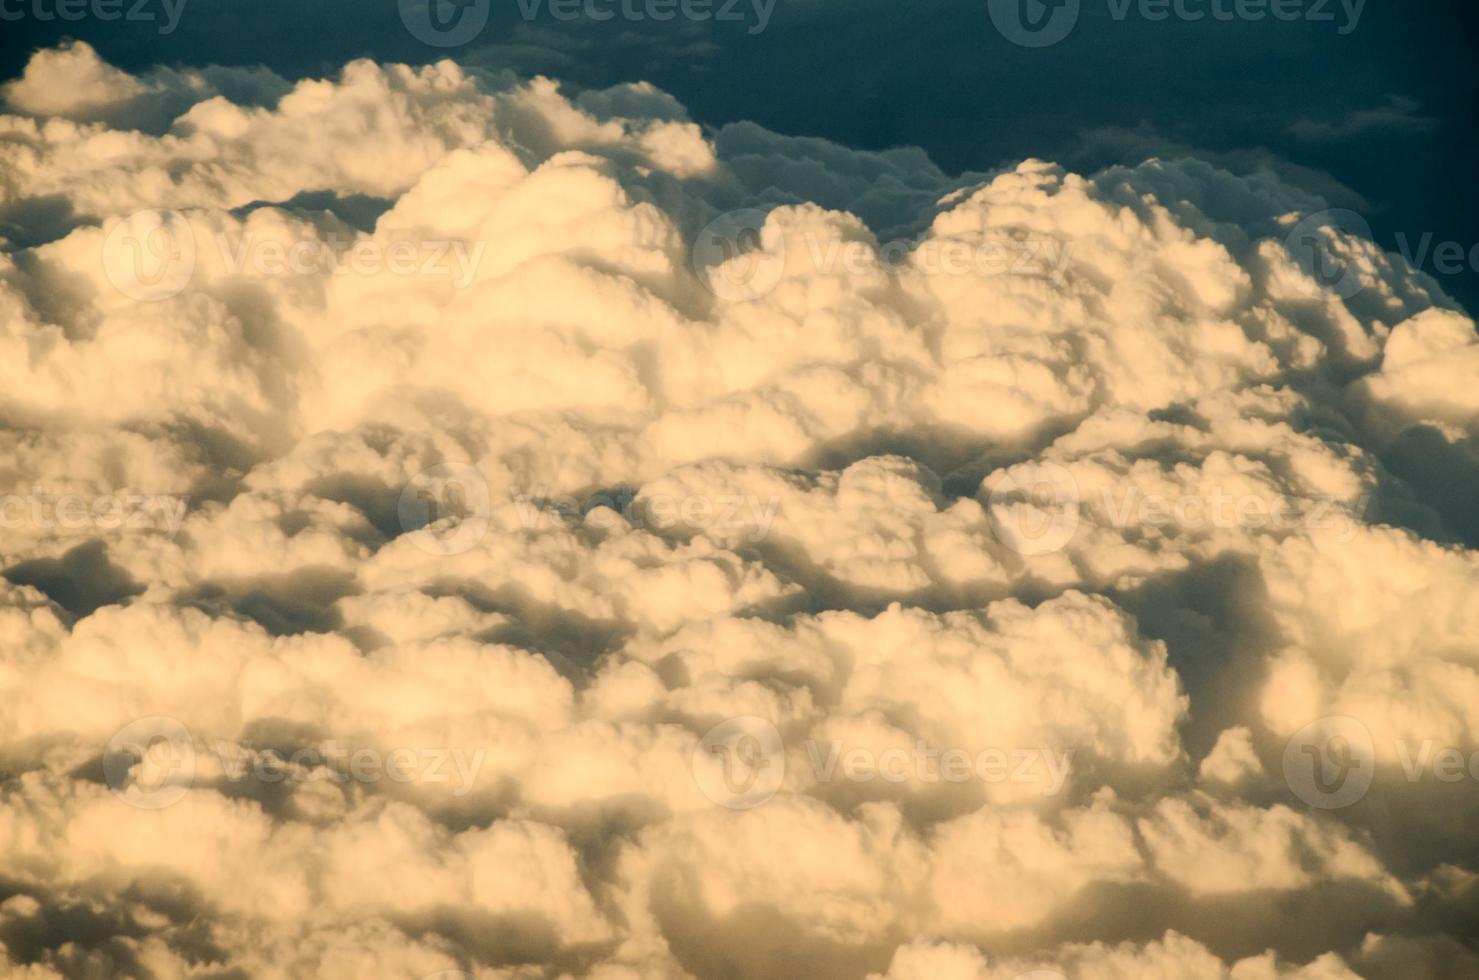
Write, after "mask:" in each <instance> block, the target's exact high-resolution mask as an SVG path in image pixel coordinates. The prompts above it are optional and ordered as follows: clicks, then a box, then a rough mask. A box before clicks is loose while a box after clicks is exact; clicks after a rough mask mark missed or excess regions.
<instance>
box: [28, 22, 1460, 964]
mask: <svg viewBox="0 0 1479 980" xmlns="http://www.w3.org/2000/svg"><path fill="white" fill-rule="evenodd" d="M4 98H5V101H6V106H7V108H8V111H9V114H8V115H0V224H3V226H4V228H5V235H6V236H7V237H6V241H5V243H4V244H5V246H6V247H5V248H4V250H3V253H0V325H3V326H0V355H3V356H0V504H3V507H0V518H3V521H4V531H3V537H0V570H3V578H0V777H3V783H0V942H3V949H4V952H3V954H0V956H3V957H4V959H0V971H3V972H6V974H7V975H16V976H27V977H37V978H41V977H56V976H61V977H81V976H147V977H161V978H163V977H216V976H252V977H284V978H286V977H302V976H356V977H387V978H390V977H404V978H412V980H419V978H427V977H432V976H437V977H442V976H456V975H458V974H456V973H448V972H447V971H462V973H464V974H465V975H467V976H474V977H510V978H512V977H536V976H539V977H543V976H559V975H565V974H569V975H573V976H592V977H597V978H603V980H607V978H609V980H616V978H626V977H633V978H636V977H641V978H662V977H668V978H682V977H700V978H708V977H756V978H758V977H779V976H797V977H803V976H804V977H836V978H844V977H846V978H863V977H880V978H895V980H905V978H916V977H918V978H923V977H930V978H932V980H943V978H957V977H958V978H962V980H966V978H1003V980H1006V978H1016V977H1030V978H1039V977H1042V978H1047V977H1053V976H1063V977H1069V978H1073V980H1079V978H1084V980H1097V978H1105V980H1108V978H1116V977H1127V976H1135V977H1148V976H1157V977H1167V978H1182V977H1185V978H1202V977H1227V978H1232V980H1265V978H1276V977H1277V978H1285V977H1288V978H1292V977H1298V978H1303V980H1334V978H1346V977H1393V978H1397V977H1401V978H1404V980H1405V978H1413V977H1434V978H1437V977H1448V976H1466V975H1475V974H1479V956H1476V953H1475V952H1474V951H1473V950H1472V948H1471V947H1470V946H1469V945H1468V943H1467V941H1466V940H1465V939H1464V938H1462V937H1464V936H1465V935H1467V934H1470V933H1471V932H1472V926H1473V925H1474V924H1475V911H1476V908H1479V904H1476V895H1479V892H1476V885H1475V877H1474V874H1475V870H1476V867H1479V854H1476V852H1475V848H1474V840H1475V838H1474V835H1473V832H1472V827H1473V818H1474V816H1475V814H1476V808H1479V773H1475V774H1474V775H1473V776H1472V777H1471V776H1469V775H1468V774H1467V773H1466V772H1464V768H1463V765H1462V764H1461V765H1460V767H1459V770H1458V771H1460V772H1461V773H1463V775H1462V776H1461V778H1458V779H1448V778H1446V776H1444V775H1443V773H1444V772H1451V771H1452V767H1451V766H1447V762H1448V761H1451V759H1450V756H1449V754H1450V753H1451V754H1452V755H1453V756H1457V757H1459V758H1460V759H1461V760H1472V758H1473V753H1474V752H1475V750H1476V749H1479V601H1476V597H1479V554H1476V552H1475V551H1474V550H1473V547H1472V546H1475V545H1479V525H1476V523H1475V519H1474V517H1473V514H1474V510H1473V506H1472V505H1473V503H1474V488H1475V486H1479V483H1476V482H1475V477H1476V475H1479V396H1476V394H1475V392H1476V390H1479V388H1476V386H1475V385H1474V384H1473V381H1474V379H1475V376H1476V368H1479V353H1476V352H1479V339H1476V335H1475V328H1474V323H1473V321H1472V320H1470V319H1469V318H1468V317H1467V316H1466V315H1465V314H1463V313H1462V312H1461V311H1460V310H1458V309H1457V308H1456V307H1455V306H1454V304H1453V303H1452V302H1451V301H1450V300H1448V299H1447V298H1446V297H1445V296H1444V295H1443V294H1442V293H1441V291H1440V290H1439V289H1438V288H1437V286H1436V285H1435V284H1434V283H1433V282H1432V280H1430V279H1428V278H1427V277H1425V276H1423V275H1421V274H1420V273H1417V272H1414V271H1413V270H1411V269H1410V268H1408V267H1407V266H1406V264H1405V263H1403V262H1402V261H1401V260H1400V259H1398V258H1396V257H1393V256H1389V255H1386V254H1384V253H1382V252H1381V251H1380V250H1378V249H1377V248H1376V247H1375V246H1373V245H1372V244H1371V243H1370V242H1369V241H1367V240H1364V239H1361V238H1359V237H1356V236H1352V235H1349V234H1347V233H1346V232H1344V231H1342V230H1341V229H1340V227H1339V225H1338V222H1335V221H1333V220H1327V219H1326V218H1323V217H1321V215H1322V213H1323V212H1324V211H1325V208H1326V205H1325V202H1323V201H1321V200H1320V199H1318V198H1313V197H1311V196H1309V195H1308V193H1306V192H1303V191H1300V190H1297V189H1295V188H1293V187H1291V186H1289V185H1287V184H1286V183H1284V182H1282V181H1281V180H1280V179H1279V178H1278V177H1277V176H1276V175H1274V174H1273V173H1271V172H1269V171H1267V170H1252V171H1248V172H1244V173H1232V172H1228V171H1225V170H1222V169H1218V168H1216V167H1213V166H1211V165H1208V164H1205V163H1201V162H1198V161H1195V160H1189V159H1175V160H1171V159H1152V160H1149V161H1147V162H1145V163H1144V164H1142V165H1140V166H1138V167H1134V168H1117V169H1112V170H1108V171H1104V172H1100V173H1096V174H1089V175H1081V174H1076V173H1072V172H1068V171H1066V170H1064V169H1063V168H1062V167H1059V166H1057V165H1054V164H1052V163H1047V162H1042V161H1037V160H1028V161H1024V162H1022V163H1021V164H1020V165H1018V166H1016V167H1013V168H1010V169H1008V170H1004V171H1001V172H995V173H987V174H968V175H964V176H962V177H959V178H953V177H950V176H948V175H946V174H943V173H942V172H940V171H939V170H938V169H936V168H935V167H933V165H931V164H930V163H929V161H928V160H927V159H925V158H924V157H923V155H922V154H920V153H918V152H916V151H907V150H901V151H889V152H884V153H866V152H860V151H853V150H849V149H846V148H843V147H839V146H836V145H833V144H829V143H826V142H824V141H820V140H806V139H798V138H794V137H785V136H780V135H777V134H774V133H770V132H767V131H765V130H764V129H761V128H760V127H757V126H754V125H751V124H738V125H734V126H729V127H725V128H723V129H721V130H718V131H707V130H704V129H702V128H700V127H699V126H698V125H696V124H695V123H693V122H692V121H691V120H690V119H689V118H688V116H687V114H686V112H685V111H684V109H683V107H682V106H681V105H679V104H677V103H676V102H675V101H674V100H673V99H672V98H671V97H669V96H667V95H666V94H664V93H662V92H660V91H658V90H656V89H654V88H652V87H651V86H648V85H643V84H633V85H626V86H621V87H618V88H614V89H608V90H604V91H590V92H584V93H580V94H579V95H570V94H567V93H565V92H563V91H562V90H561V89H560V87H559V86H558V85H556V84H555V83H554V82H552V81H549V80H547V79H542V78H538V79H534V80H523V79H519V78H515V77H513V76H511V75H492V74H488V73H484V72H474V71H471V70H465V69H463V68H459V67H458V66H456V65H454V64H452V63H450V62H442V63H438V64H435V65H430V66H426V67H423V68H411V67H407V66H404V65H377V64H373V63H370V62H367V61H358V62H354V63H351V64H349V65H347V66H345V68H344V69H343V71H342V73H340V74H339V75H338V76H337V77H336V78H332V79H325V80H313V81H303V82H299V83H296V84H289V83H287V82H285V81H283V80H282V79H279V78H277V77H276V76H273V75H271V74H270V73H267V72H265V71H263V72H244V71H239V70H232V71H226V70H222V69H218V68H207V69H199V70H194V69H188V70H187V69H178V70H167V69H160V70H157V71H155V72H152V73H149V74H146V75H143V76H138V77H135V76H131V75H128V74H126V73H123V72H121V71H119V70H118V69H115V68H113V67H111V66H108V65H106V64H103V63H102V62H101V61H99V59H98V57H97V55H96V54H95V53H94V52H93V51H92V50H91V49H90V48H88V47H87V46H86V45H83V44H74V45H71V46H68V47H64V48H59V49H55V50H50V51H42V52H39V53H38V54H37V55H36V56H35V57H34V58H33V60H32V62H31V64H30V66H29V67H28V68H27V70H26V73H25V75H24V76H23V77H22V78H20V79H18V80H16V81H14V82H12V83H10V84H9V85H8V86H6V88H5V90H4ZM1311 216H1313V217H1311ZM1309 249H1313V255H1311V254H1308V250H1309ZM1330 263H1334V264H1335V265H1336V266H1337V267H1338V270H1339V271H1340V276H1339V277H1338V278H1332V277H1331V276H1330V275H1329V272H1330ZM1331 719H1345V721H1343V722H1339V721H1332V720H1331ZM1351 722H1354V724H1355V726H1356V727H1351V726H1350V723H1351ZM1332 725H1345V726H1346V727H1344V728H1341V729H1340V731H1341V733H1342V740H1341V741H1340V742H1339V745H1340V746H1346V747H1347V748H1348V749H1349V750H1350V751H1351V752H1354V753H1356V754H1355V755H1351V756H1344V757H1342V758H1346V759H1348V760H1349V761H1351V765H1350V766H1347V767H1346V769H1344V770H1342V771H1341V775H1340V778H1341V779H1342V780H1350V779H1355V780H1356V781H1357V782H1356V783H1350V784H1349V785H1351V786H1352V787H1353V788H1358V789H1360V790H1361V792H1360V794H1359V796H1357V797H1355V798H1353V799H1350V800H1344V798H1343V797H1342V798H1340V799H1337V798H1338V797H1340V794H1342V793H1344V792H1346V790H1345V786H1346V785H1347V783H1346V782H1341V783H1340V784H1339V785H1336V784H1335V783H1332V782H1331V781H1330V779H1328V778H1326V777H1328V776H1329V773H1328V772H1326V771H1325V770H1323V769H1320V768H1319V764H1318V763H1319V759H1320V758H1324V759H1325V760H1326V761H1327V762H1328V761H1329V760H1330V759H1331V758H1334V757H1333V756H1330V755H1328V753H1329V752H1330V751H1333V750H1332V749H1331V746H1332V745H1335V744H1336V743H1335V742H1333V741H1319V742H1314V741H1309V742H1308V744H1309V745H1310V746H1312V747H1313V748H1315V749H1317V750H1322V751H1325V752H1326V753H1327V755H1325V756H1320V757H1317V759H1316V762H1317V765H1316V767H1315V768H1314V769H1313V770H1311V769H1309V768H1308V767H1306V768H1304V769H1301V768H1300V766H1301V765H1302V764H1303V763H1304V762H1305V761H1307V760H1305V759H1304V757H1303V755H1302V754H1301V750H1302V748H1303V747H1304V746H1305V745H1306V741H1302V740H1308V739H1309V738H1310V736H1308V733H1309V732H1311V731H1313V732H1315V733H1317V734H1321V735H1328V734H1329V733H1330V732H1331V731H1333V730H1334V729H1333V728H1331V726H1332ZM1311 726H1314V727H1313V728H1312V727H1311ZM1424 745H1426V749H1424V748H1423V746H1424ZM1342 751H1345V750H1344V749H1342ZM1419 754H1421V759H1422V762H1421V768H1420V769H1419V763H1418V761H1417V758H1418V756H1419ZM1339 761H1340V760H1339V759H1336V762H1339ZM1445 766H1447V768H1445ZM1414 772H1416V774H1417V775H1416V778H1414V776H1413V774H1414ZM1362 783H1364V785H1358V784H1362ZM1332 786H1333V787H1334V788H1332ZM1033 971H1040V972H1033Z"/></svg>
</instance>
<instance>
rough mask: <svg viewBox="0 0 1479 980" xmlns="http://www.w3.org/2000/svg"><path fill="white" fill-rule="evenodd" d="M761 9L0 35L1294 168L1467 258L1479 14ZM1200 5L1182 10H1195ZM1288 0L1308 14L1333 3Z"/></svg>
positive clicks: (301, 12) (1420, 0)
mask: <svg viewBox="0 0 1479 980" xmlns="http://www.w3.org/2000/svg"><path fill="white" fill-rule="evenodd" d="M134 2H145V3H150V4H152V5H153V6H154V7H155V8H156V9H157V8H158V5H159V0H126V3H134ZM601 2H602V4H603V6H604V5H605V3H606V0H601ZM612 2H615V0H612ZM643 2H645V0H643ZM752 2H754V0H740V9H741V10H744V11H747V16H746V20H744V21H726V22H714V21H709V22H707V23H693V22H690V21H685V20H682V19H678V20H675V21H673V22H670V23H657V22H653V21H650V20H648V21H644V22H641V23H632V22H626V21H623V20H621V19H619V18H618V19H615V20H613V21H611V22H608V23H593V22H591V21H590V20H588V19H586V18H583V17H582V18H577V19H575V20H573V21H565V20H559V19H556V18H555V17H554V16H553V15H552V11H551V10H550V9H549V8H548V7H547V6H545V7H544V8H543V9H542V10H541V12H540V13H539V15H538V16H537V17H535V18H534V19H533V20H532V21H530V20H525V19H524V18H523V17H522V15H521V13H520V6H519V3H518V0H494V9H493V11H492V15H491V18H490V21H489V23H488V25H487V26H486V28H485V29H483V30H482V31H481V32H480V33H479V35H478V36H477V38H476V39H474V40H473V41H472V42H470V43H468V44H466V45H463V46H459V47H454V48H445V49H443V48H430V47H427V46H426V45H424V44H422V43H421V42H419V41H417V40H416V39H415V38H413V37H412V36H411V35H410V34H409V32H407V31H406V30H405V28H404V26H403V24H402V22H401V19H400V15H399V11H398V9H397V6H396V4H395V3H394V2H391V0H373V2H364V0H314V2H286V0H252V2H250V3H242V2H239V0H186V6H185V8H184V10H183V15H182V17H181V19H180V23H179V27H178V29H177V30H176V31H175V32H174V33H173V34H170V35H167V36H161V34H160V33H159V31H158V30H157V26H156V25H155V24H150V23H140V22H127V21H122V22H118V23H113V24H106V23H101V22H98V21H96V20H92V19H84V20H81V21H78V22H74V23H63V22H61V21H58V20H53V21H51V22H42V21H39V20H37V19H36V17H35V16H34V14H32V13H27V14H26V15H25V16H23V17H22V18H21V19H20V20H15V21H10V22H7V23H4V24H0V30H4V32H5V35H4V36H5V38H6V43H5V46H4V49H3V58H0V74H3V75H5V76H6V77H9V76H13V75H15V74H16V73H18V72H19V70H20V67H21V66H22V65H23V64H24V61H25V59H26V57H27V56H28V54H29V52H30V51H31V50H34V49H35V48H36V47H39V46H42V45H47V44H53V43H55V42H56V41H57V40H59V39H61V38H63V37H67V36H72V37H78V38H82V39H85V40H87V41H89V42H90V43H92V44H93V45H94V46H95V47H96V48H97V49H98V50H99V51H100V52H101V53H102V54H103V56H104V57H105V58H107V59H108V60H110V61H112V62H113V63H115V64H118V65H120V66H122V67H125V68H128V69H130V70H138V69H142V68H145V67H148V66H149V65H152V64H155V63H164V64H190V65H202V64H207V63H217V64H233V65H250V64H264V65H267V66H269V67H271V68H273V69H275V70H277V71H278V72H279V73H282V74H284V75H287V76H289V77H299V76H304V75H321V74H324V73H332V72H334V71H336V70H337V68H338V66H340V65H342V64H343V62H345V61H346V60H348V59H350V58H353V57H358V56H369V57H373V58H376V59H378V60H396V61H410V62H424V61H431V60H436V59H438V58H441V57H446V56H451V57H455V58H456V59H458V60H461V61H465V62H469V63H475V64H482V65H487V66H507V67H513V68H515V69H517V70H519V71H520V72H522V73H526V74H528V73H534V72H543V73H546V74H549V75H552V76H554V77H557V78H560V79H562V80H566V81H569V82H572V83H576V84H580V85H606V84H611V83H614V82H619V81H631V80H636V79H645V80H648V81H651V82H653V83H655V84H657V85H658V86H660V87H662V88H664V89H666V90H668V91H670V92H672V93H673V94H674V95H676V96H677V97H678V98H679V99H680V100H681V101H682V102H683V103H685V104H686V105H687V106H688V107H689V109H690V110H691V111H692V113H693V115H694V116H695V118H697V119H698V120H699V121H701V122H704V123H711V124H716V123H723V122H729V121H733V120H738V119H751V120H754V121H756V122H759V123H761V124H763V125H765V126H767V127H770V128H772V129H775V130H778V131H781V132H784V133H791V134H798V135H810V136H822V137H826V138H829V139H833V140H837V141H839V142H843V143H847V144H850V145H853V146H859V147H869V148H877V147H884V146H891V145H899V144H913V145H918V146H921V147H923V148H925V149H926V150H927V151H929V153H930V154H931V156H932V157H933V158H934V159H935V160H936V162H938V163H939V164H940V165H941V166H942V167H944V168H946V169H947V170H952V171H960V170H966V169H976V170H984V169H988V168H990V167H993V166H997V165H1000V164H1002V163H1004V162H1007V161H1011V160H1015V159H1019V158H1021V157H1025V156H1038V157H1045V158H1049V159H1054V160H1058V161H1060V162H1064V163H1066V164H1068V165H1070V166H1073V167H1076V168H1080V169H1084V168H1093V167H1096V166H1101V165H1105V164H1109V163H1115V162H1130V163H1134V162H1138V161H1139V159H1141V158H1143V157H1145V156H1147V155H1151V154H1160V155H1167V154H1176V153H1192V154H1194V155H1198V156H1205V157H1211V158H1213V159H1221V160H1223V161H1224V162H1228V163H1231V164H1233V165H1237V166H1245V165H1248V164H1249V162H1257V161H1259V160H1263V159H1268V160H1281V161H1288V162H1289V163H1291V164H1295V165H1297V166H1299V167H1303V168H1310V169H1312V170H1314V171H1319V172H1320V174H1324V175H1329V177H1332V178H1334V180H1335V181H1337V182H1338V183H1339V184H1340V185H1343V186H1344V187H1346V188H1349V189H1350V190H1351V191H1353V192H1354V193H1355V194H1357V195H1359V199H1346V200H1339V201H1334V202H1333V203H1339V204H1347V205H1353V206H1354V207H1355V209H1356V210H1359V211H1360V212H1361V213H1362V214H1363V215H1364V216H1365V217H1366V218H1367V219H1368V220H1369V222H1370V224H1371V226H1372V227H1373V229H1374V230H1375V234H1376V237H1377V239H1378V241H1379V242H1380V243H1381V244H1382V245H1383V246H1385V247H1387V248H1390V249H1393V250H1396V249H1397V247H1398V238H1397V236H1398V233H1401V234H1403V235H1404V236H1405V238H1406V240H1407V241H1409V242H1413V243H1416V242H1418V241H1419V240H1421V238H1422V236H1423V235H1425V234H1428V233H1431V235H1432V240H1433V241H1435V242H1441V241H1456V242H1459V243H1461V244H1462V245H1463V247H1464V249H1465V252H1466V253H1467V252H1468V251H1470V250H1471V249H1473V247H1474V246H1475V245H1476V244H1479V193H1476V190H1475V187H1474V176H1475V174H1476V171H1479V168H1476V166H1475V162H1476V159H1479V155H1476V150H1479V138H1476V135H1475V122H1476V120H1479V112H1476V106H1479V75H1476V73H1475V71H1474V68H1473V62H1474V57H1473V52H1474V51H1476V50H1479V43H1476V41H1479V9H1476V5H1474V4H1472V3H1466V2H1454V0H1367V2H1366V3H1365V6H1364V9H1363V10H1362V11H1361V17H1360V19H1359V21H1357V22H1356V23H1355V25H1354V29H1353V30H1350V31H1349V32H1348V33H1347V34H1346V35H1345V36H1341V34H1340V33H1339V32H1340V29H1341V28H1342V27H1343V26H1344V25H1345V24H1346V22H1348V21H1349V17H1348V14H1347V13H1346V11H1344V10H1342V7H1341V3H1340V0H1329V3H1328V5H1326V7H1325V8H1324V9H1328V11H1329V13H1330V15H1331V16H1332V17H1333V20H1330V21H1306V20H1300V21H1297V22H1285V21H1278V20H1274V19H1272V18H1265V19H1264V20H1263V21H1261V22H1248V21H1241V20H1233V21H1229V22H1222V21H1217V20H1214V19H1211V18H1204V19H1203V20H1200V21H1197V22H1194V23H1192V22H1185V21H1181V20H1178V19H1176V18H1175V17H1170V18H1168V19H1166V20H1163V21H1159V22H1152V21H1147V20H1145V19H1144V18H1143V17H1141V16H1140V14H1139V11H1138V9H1137V8H1135V7H1132V8H1131V13H1130V14H1129V15H1128V16H1127V17H1126V18H1125V19H1123V20H1116V19H1115V17H1114V16H1113V14H1112V12H1111V11H1112V9H1113V5H1114V4H1117V3H1120V2H1122V0H1080V2H1081V4H1082V6H1081V13H1080V17H1079V20H1078V22H1077V25H1076V27H1075V28H1074V30H1073V32H1072V33H1071V34H1070V35H1069V36H1068V37H1067V38H1065V39H1064V40H1063V41H1061V42H1060V43H1057V44H1054V45H1052V46H1050V47H1045V48H1038V49H1030V48H1025V47H1021V46H1018V45H1016V44H1013V43H1011V42H1010V41H1008V40H1007V39H1006V38H1005V37H1003V35H1002V34H1001V33H1000V32H999V31H998V30H997V29H996V28H995V27H994V26H993V23H992V20H991V18H990V17H989V16H988V10H987V3H988V0H910V2H898V0H895V2H888V0H775V9H774V13H773V16H772V17H771V18H770V20H769V22H768V24H767V25H766V27H765V29H764V30H763V31H760V32H758V33H754V32H752V28H753V27H754V26H755V23H756V18H755V16H754V15H753V13H748V11H750V10H751V4H752ZM1037 2H1038V0H1028V3H1030V4H1036V3H1037ZM1212 2H1213V0H1190V3H1191V4H1192V6H1193V9H1200V8H1206V7H1207V6H1208V5H1209V4H1210V3H1212ZM1219 2H1221V3H1224V4H1228V5H1231V4H1232V3H1233V2H1234V0H1219ZM1255 2H1257V0H1255ZM1291 2H1297V3H1299V4H1300V6H1301V7H1302V8H1308V9H1309V10H1314V9H1317V8H1316V5H1319V4H1324V3H1325V0H1291ZM1348 2H1349V0H1348ZM38 3H39V4H40V5H41V8H42V9H43V10H49V9H51V8H52V5H53V4H54V3H55V0H5V6H6V9H7V10H10V11H23V12H29V11H32V10H33V5H34V4H38ZM1312 179H1313V180H1314V181H1315V182H1316V184H1317V185H1318V183H1319V181H1320V180H1321V177H1320V175H1314V176H1313V178H1312ZM1426 271H1428V272H1429V273H1432V274H1435V275H1436V276H1437V278H1438V279H1439V281H1440V282H1441V283H1442V284H1443V285H1444V287H1445V288H1446V289H1447V290H1448V291H1449V292H1450V293H1452V294H1454V295H1455V296H1457V297H1458V298H1459V299H1460V300H1461V301H1462V302H1464V303H1465V305H1466V306H1467V307H1469V308H1470V309H1471V310H1473V309H1476V308H1479V273H1476V272H1475V271H1474V270H1473V269H1467V270H1466V271H1465V272H1463V273H1461V274H1457V275H1453V274H1441V272H1440V270H1437V269H1435V268H1433V267H1432V263H1431V261H1429V262H1428V263H1427V268H1426Z"/></svg>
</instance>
